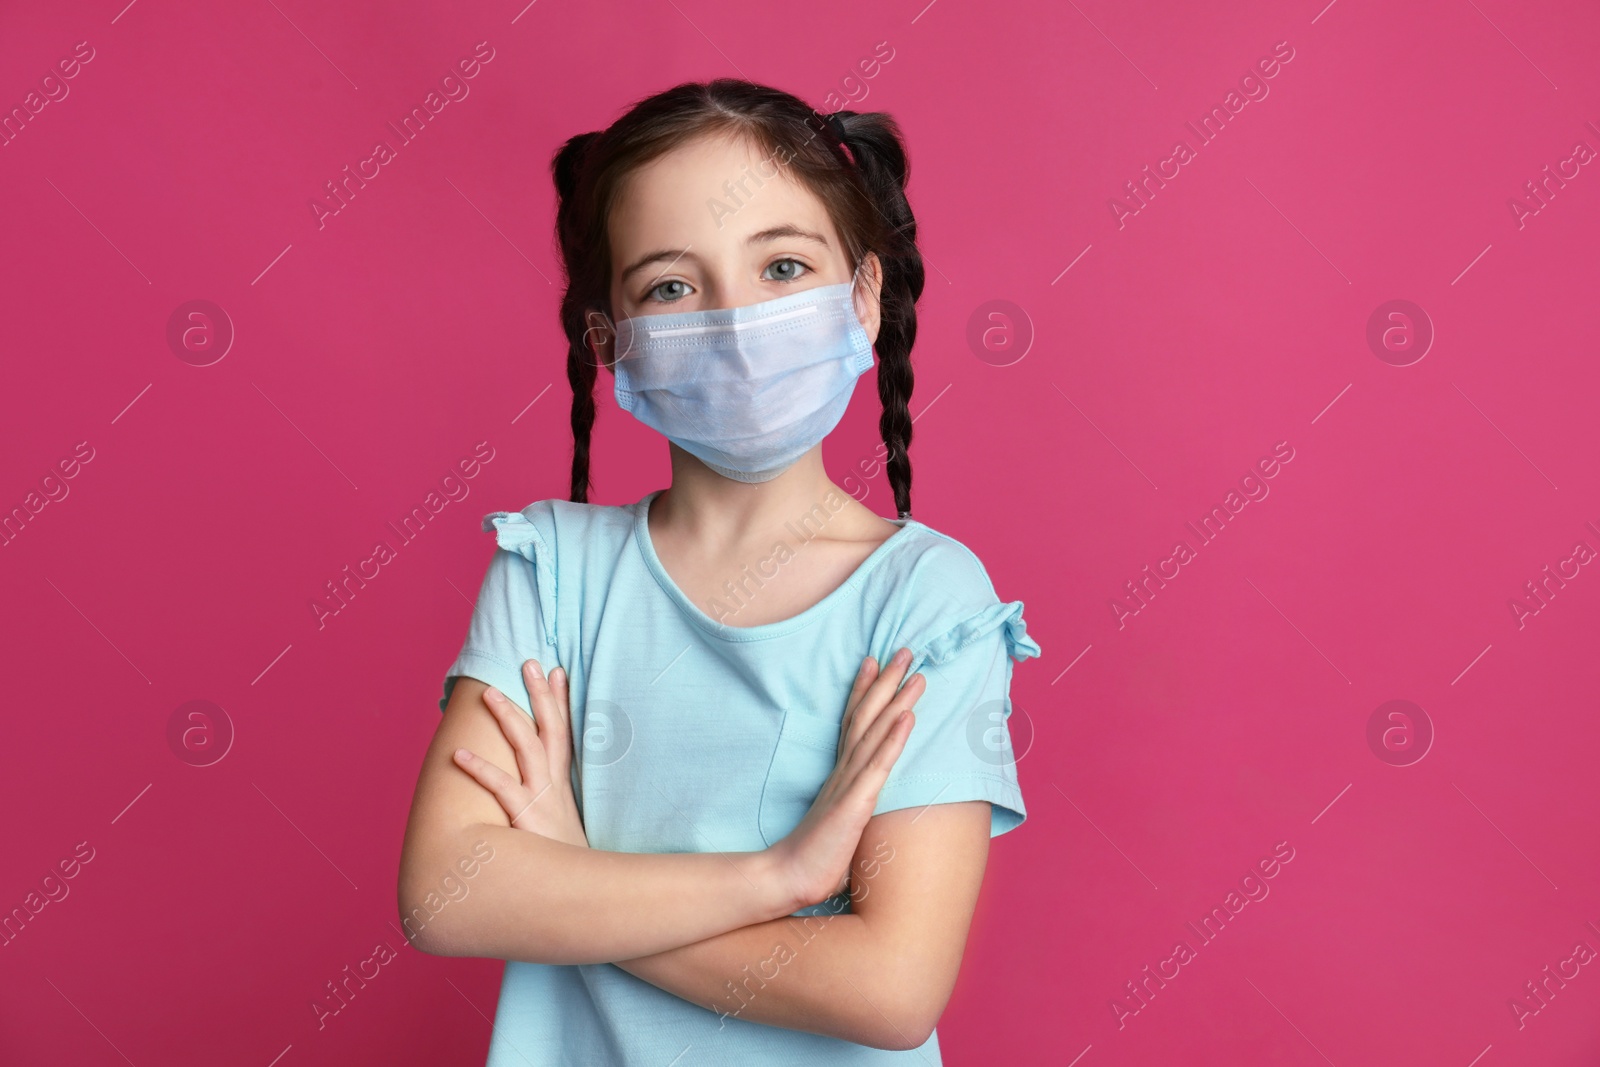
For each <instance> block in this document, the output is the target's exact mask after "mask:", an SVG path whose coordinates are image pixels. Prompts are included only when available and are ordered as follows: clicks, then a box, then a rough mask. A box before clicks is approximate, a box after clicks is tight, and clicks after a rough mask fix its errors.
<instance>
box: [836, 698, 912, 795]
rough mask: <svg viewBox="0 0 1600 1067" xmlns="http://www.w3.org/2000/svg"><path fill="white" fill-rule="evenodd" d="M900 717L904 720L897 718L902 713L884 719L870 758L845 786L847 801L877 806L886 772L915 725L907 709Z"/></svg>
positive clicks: (902, 749) (887, 776)
mask: <svg viewBox="0 0 1600 1067" xmlns="http://www.w3.org/2000/svg"><path fill="white" fill-rule="evenodd" d="M903 714H904V716H905V717H904V718H901V715H902V711H896V712H895V713H894V714H893V715H892V716H891V715H885V716H884V718H885V719H886V720H888V721H889V723H890V727H889V729H888V731H886V732H885V733H884V735H883V739H882V740H881V741H880V742H879V743H878V744H877V746H876V747H875V748H874V749H873V751H872V755H871V757H870V758H869V759H867V760H866V762H865V763H863V764H862V766H861V768H860V769H859V771H858V772H857V773H856V774H855V776H854V777H853V778H851V780H850V782H849V783H848V784H847V785H846V786H845V788H844V795H845V797H846V798H848V799H849V800H855V801H859V802H860V803H861V805H862V806H864V807H866V808H868V809H871V808H874V807H876V806H877V804H878V794H879V793H880V792H881V791H882V790H883V783H884V782H886V781H888V779H889V772H890V771H891V770H893V769H894V764H895V761H896V760H898V759H899V758H900V753H902V752H904V751H905V747H906V739H907V738H909V737H910V736H911V728H912V726H914V725H916V718H917V713H916V712H914V711H911V710H910V709H909V708H908V709H904V710H903Z"/></svg>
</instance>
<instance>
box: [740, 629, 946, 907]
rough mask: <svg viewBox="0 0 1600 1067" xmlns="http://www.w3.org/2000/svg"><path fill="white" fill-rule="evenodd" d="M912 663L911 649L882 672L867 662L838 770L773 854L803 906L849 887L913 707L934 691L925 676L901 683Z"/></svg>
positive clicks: (849, 712) (848, 709)
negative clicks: (855, 860) (863, 837)
mask: <svg viewBox="0 0 1600 1067" xmlns="http://www.w3.org/2000/svg"><path fill="white" fill-rule="evenodd" d="M910 662H911V650H910V649H908V648H902V649H901V650H900V651H899V652H897V653H895V655H894V658H893V659H891V660H890V661H889V667H888V669H887V670H885V671H883V672H882V673H881V674H880V673H879V672H878V665H877V662H876V661H875V660H874V659H873V658H872V657H871V656H868V657H867V658H866V659H865V660H864V661H863V662H862V664H861V670H860V671H859V672H858V673H857V674H856V681H855V685H854V686H852V687H851V690H850V698H849V700H848V701H847V703H846V704H845V713H844V721H843V722H842V723H841V724H840V738H839V759H838V762H837V763H836V764H835V765H834V768H833V773H832V774H830V775H829V776H828V780H827V781H825V782H823V783H822V791H821V792H820V793H818V794H817V799H816V800H815V801H813V802H812V804H811V810H809V811H807V812H806V815H805V818H803V819H801V820H800V825H798V826H796V827H795V828H794V830H793V831H792V832H791V833H790V834H789V836H788V837H785V838H784V839H783V840H782V841H779V842H778V843H777V844H775V845H773V846H772V847H771V849H769V851H770V852H772V853H773V854H774V858H775V859H776V860H777V863H778V868H779V870H780V871H781V872H782V874H781V877H783V878H784V880H785V884H786V885H787V886H788V887H789V888H790V890H791V891H792V892H793V893H794V894H795V899H796V900H798V901H799V902H800V903H799V904H798V905H797V907H804V906H806V905H809V904H818V903H821V902H822V901H824V900H826V899H828V898H829V897H831V896H833V895H834V894H835V893H838V892H840V891H841V890H842V889H844V887H845V885H846V884H847V883H848V882H849V878H850V861H851V859H852V858H853V857H854V856H855V851H856V846H857V845H858V844H859V843H860V841H861V834H862V832H863V831H865V830H866V827H867V820H868V819H870V818H872V809H873V808H875V807H877V805H878V791H879V790H880V789H882V788H883V783H884V781H885V779H887V778H888V777H889V770H890V768H891V767H893V766H894V762H895V760H897V759H899V758H900V753H901V752H902V751H903V750H904V748H905V743H906V738H907V737H908V736H910V734H911V727H912V726H913V725H914V723H915V721H916V719H915V715H914V713H913V712H912V711H911V706H912V705H913V704H915V703H916V702H917V700H918V699H919V698H920V697H921V696H922V693H923V691H924V690H925V689H926V688H927V679H926V678H924V677H923V676H922V675H921V674H920V673H918V674H913V675H912V676H911V677H910V678H909V679H907V680H906V683H905V685H903V686H901V685H900V679H901V678H902V677H903V676H904V675H905V670H906V667H907V665H909V664H910ZM897 687H898V691H897ZM902 712H904V718H901V717H900V716H901V713H902Z"/></svg>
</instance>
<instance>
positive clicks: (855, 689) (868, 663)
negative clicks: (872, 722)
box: [839, 656, 878, 749]
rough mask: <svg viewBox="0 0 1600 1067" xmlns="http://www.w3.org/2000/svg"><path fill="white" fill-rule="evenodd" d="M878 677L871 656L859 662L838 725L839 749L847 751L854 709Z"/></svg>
mask: <svg viewBox="0 0 1600 1067" xmlns="http://www.w3.org/2000/svg"><path fill="white" fill-rule="evenodd" d="M877 677H878V661H877V660H875V659H873V658H872V657H871V656H868V657H866V658H865V659H863V660H862V661H861V666H860V667H858V668H856V677H855V683H854V684H853V685H851V686H850V695H849V697H847V698H846V699H845V702H844V717H843V719H842V720H841V721H840V724H839V747H840V748H842V749H847V748H848V746H849V744H850V739H851V734H850V727H851V724H852V723H853V722H854V721H855V714H856V708H857V707H858V706H859V705H860V703H861V698H862V697H863V696H865V695H866V693H867V689H868V688H869V687H870V686H871V685H872V682H873V679H875V678H877Z"/></svg>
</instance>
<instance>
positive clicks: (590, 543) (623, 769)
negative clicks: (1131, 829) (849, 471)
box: [399, 79, 1039, 1067]
mask: <svg viewBox="0 0 1600 1067" xmlns="http://www.w3.org/2000/svg"><path fill="white" fill-rule="evenodd" d="M552 170H553V172H554V177H555V183H556V187H557V190H558V192H559V194H560V206H559V210H558V218H557V230H558V233H559V237H560V244H561V251H562V255H563V257H564V260H565V268H566V276H567V289H566V294H565V297H564V299H563V301H562V304H561V320H562V323H563V325H564V327H565V330H566V333H567V338H568V342H569V348H568V357H567V378H568V381H569V382H570V383H571V385H572V389H573V403H572V429H573V434H574V437H575V447H574V450H573V458H572V491H571V500H541V501H539V502H537V503H534V504H530V505H529V506H528V507H526V508H524V509H523V510H522V511H520V512H496V513H494V514H492V515H489V516H487V517H486V518H485V520H484V529H485V530H486V531H487V530H490V529H492V530H493V531H494V532H495V536H496V540H497V543H498V546H499V551H496V552H495V554H494V556H493V558H492V560H491V561H490V564H489V569H488V572H487V574H486V575H485V577H484V581H483V585H482V588H481V590H480V593H479V596H478V601H477V604H476V607H475V608H474V611H473V615H472V621H471V623H470V625H469V627H468V632H467V638H466V642H465V644H464V645H463V647H462V649H461V652H460V655H459V656H457V658H456V660H455V662H454V663H452V664H451V665H450V667H449V669H448V670H447V672H446V677H445V680H444V700H442V701H441V702H440V707H441V709H442V710H443V712H444V718H443V720H442V721H441V723H440V725H439V729H438V732H437V734H436V735H435V737H434V740H433V743H432V745H431V746H430V748H429V750H428V753H427V755H426V757H425V760H424V764H423V768H422V771H421V774H420V777H419V781H418V784H417V791H416V796H415V799H414V801H413V804H412V810H411V818H410V822H409V825H408V826H407V830H406V840H405V848H404V852H403V855H402V859H401V869H400V879H399V897H400V912H401V919H402V921H403V922H404V923H405V924H406V929H407V933H408V936H409V937H411V938H412V939H413V943H414V944H415V945H416V946H417V947H418V948H421V949H422V950H423V951H425V952H430V953H434V954H437V955H445V956H487V957H494V958H500V959H505V960H507V961H508V962H507V964H506V968H505V975H504V980H503V983H502V986H501V992H500V1001H499V1007H498V1009H497V1011H496V1015H495V1020H494V1036H493V1038H492V1040H491V1043H490V1048H489V1064H490V1065H491V1067H499V1065H502V1064H503V1065H511V1064H533V1065H537V1067H543V1065H546V1064H549V1065H555V1064H580V1065H589V1064H596V1065H600V1064H605V1065H615V1064H621V1065H640V1067H668V1065H681V1067H688V1065H690V1064H737V1065H739V1067H751V1065H755V1064H869V1063H871V1064H878V1063H889V1062H900V1061H905V1062H907V1063H917V1064H923V1065H926V1064H938V1063H940V1062H941V1061H940V1056H939V1043H938V1037H937V1034H936V1033H935V1029H934V1027H935V1023H936V1022H937V1020H938V1018H939V1015H940V1013H941V1012H942V1011H943V1010H944V1006H945V1003H946V1001H947V1000H948V998H949V996H950V992H951V989H952V987H953V985H954V983H955V979H956V973H957V970H958V968H959V966H960V962H961V956H962V952H963V949H964V947H965V943H966V937H967V930H968V925H969V923H970V921H971V917H972V912H973V909H974V906H975V904H976V901H977V896H978V891H979V887H980V884H981V882H982V878H983V871H984V866H985V863H986V860H987V856H988V844H989V839H990V838H991V837H992V836H995V835H998V834H1002V833H1005V832H1006V831H1008V830H1011V829H1014V828H1015V827H1016V826H1018V825H1019V824H1021V822H1022V821H1023V819H1024V818H1025V817H1026V811H1025V809H1024V807H1023V802H1022V794H1021V792H1020V790H1019V788H1018V784H1017V775H1016V770H1015V767H1014V763H1013V760H1012V758H1011V754H1010V747H1009V736H1008V732H1007V728H1006V724H1005V720H1006V717H1007V715H1008V714H1009V712H1010V702H1009V698H1008V693H1009V688H1010V682H1011V672H1012V665H1013V661H1015V662H1021V661H1022V660H1024V659H1026V658H1027V657H1029V656H1035V655H1038V653H1039V646H1038V644H1037V643H1035V642H1034V641H1033V639H1032V638H1030V637H1028V636H1027V633H1026V628H1025V625H1024V623H1023V620H1022V617H1021V613H1022V603H1021V602H1020V601H1012V602H1009V603H1002V602H1001V601H1000V600H999V598H998V597H997V596H996V595H995V591H994V587H993V585H992V584H991V583H990V581H989V578H988V575H987V573H986V572H985V570H984V568H983V565H982V564H981V563H980V562H979V560H978V558H977V557H976V556H975V555H973V553H972V552H971V551H969V550H968V549H967V548H966V547H965V546H963V545H962V544H961V543H960V542H958V541H956V540H954V539H953V538H951V537H948V536H946V535H944V534H941V533H939V532H937V531H935V530H933V529H932V528H930V527H928V526H926V525H923V524H922V523H920V522H917V521H916V520H914V519H913V518H912V517H911V465H910V461H909V459H908V454H907V449H908V446H909V445H910V443H911V418H910V416H909V414H908V410H907V407H908V402H909V400H910V397H911V387H912V368H911V362H910V353H911V343H912V340H913V338H914V337H915V334H916V317H915V307H914V305H915V302H916V300H917V297H918V296H919V295H920V293H921V291H922V284H923V271H922V262H921V257H920V255H919V253H918V251H917V247H916V243H915V236H916V223H915V220H914V219H913V217H912V214H911V209H910V207H909V205H908V204H907V201H906V196H905V183H906V177H907V162H906V156H905V151H904V148H903V146H902V144H901V141H900V135H899V131H898V128H897V126H896V125H895V123H894V122H893V120H891V119H890V118H889V117H888V116H887V115H884V114H881V113H875V114H856V113H854V112H850V111H841V112H838V113H836V114H835V115H833V116H830V117H828V118H827V119H822V118H820V117H818V116H817V115H816V114H815V113H814V112H812V111H811V110H810V109H809V108H808V107H806V105H805V104H803V103H802V102H801V101H800V100H798V99H797V98H795V97H794V96H791V95H789V94H788V93H784V92H780V91H778V90H775V89H771V88H766V87H763V86H759V85H754V84H751V83H749V82H745V81H739V80H735V79H718V80H716V81H712V82H709V83H703V84H702V83H690V84H684V85H679V86H677V87H675V88H673V89H670V90H668V91H666V92H663V93H660V94H658V95H656V96H653V97H650V98H648V99H646V100H644V101H642V102H640V103H639V104H637V105H636V106H635V107H634V108H633V109H632V110H631V111H629V112H628V113H627V114H626V115H624V116H623V117H622V118H621V119H619V120H618V121H617V122H615V123H614V124H613V125H612V126H611V127H610V128H608V129H606V130H605V131H603V132H599V133H585V134H580V135H578V136H576V137H574V138H572V139H571V140H570V141H568V142H567V143H566V145H565V146H563V147H562V149H561V150H560V152H559V153H558V154H557V156H556V157H555V160H554V162H553V164H552ZM874 343H876V347H877V355H878V360H879V362H878V371H877V382H878V395H879V397H880V398H881V400H882V403H883V415H882V418H881V419H880V421H879V427H880V430H881V432H882V436H883V444H884V453H883V455H884V456H885V457H886V458H885V460H884V469H885V470H886V471H887V474H888V480H889V484H890V485H891V486H892V487H893V491H894V497H895V503H896V506H897V508H898V511H899V518H898V519H897V520H893V521H890V520H885V519H882V518H880V517H878V516H877V515H876V514H874V513H873V512H872V511H871V510H870V509H868V508H866V507H864V506H863V505H861V504H860V503H858V502H857V501H856V500H854V499H853V498H852V497H851V495H850V494H849V493H846V492H844V491H842V490H841V489H840V488H839V487H838V486H836V485H835V484H834V483H833V482H831V481H830V480H829V478H828V476H827V473H826V471H825V470H824V469H823V463H822V447H821V442H822V439H823V437H824V436H825V435H826V434H827V433H828V432H829V431H831V430H832V429H833V428H834V426H835V425H837V423H838V422H839V420H840V418H841V416H842V415H843V412H844V410H845V406H846V404H847V402H848V401H849V398H850V396H851V393H852V391H853V389H854V386H855V381H856V378H857V377H858V376H859V375H860V374H862V373H864V372H865V371H866V369H867V368H869V367H871V366H872V364H873V345H874ZM601 367H604V368H605V369H606V372H607V373H608V374H609V375H610V376H612V378H613V379H614V381H613V383H612V387H613V388H614V390H615V393H616V396H617V400H618V402H619V404H620V405H621V407H622V408H623V409H624V410H627V411H629V412H631V413H632V414H633V415H634V416H635V417H637V418H638V419H640V420H641V421H643V422H644V423H645V424H646V425H648V426H650V427H652V428H654V429H655V430H657V431H659V432H660V433H661V434H663V435H664V436H666V437H667V439H668V441H669V442H670V444H669V451H670V455H671V463H672V482H671V485H670V487H669V488H667V489H664V490H656V491H654V492H651V493H649V494H647V495H646V496H645V497H644V498H643V499H642V500H640V501H638V502H637V503H635V504H632V505H628V506H612V505H593V504H589V503H588V494H589V438H590V431H591V429H592V427H593V425H594V418H595V407H594V397H593V392H594V386H595V382H596V379H597V378H598V372H599V369H600V368H601ZM879 664H884V666H882V667H881V668H880V666H879ZM519 667H520V670H519ZM546 670H548V671H549V673H548V674H546V673H545V671H546ZM924 672H926V673H924ZM913 705H915V715H914V716H913V715H912V714H910V712H911V709H912V706H913ZM914 723H915V724H916V725H915V728H914V730H913V724H914Z"/></svg>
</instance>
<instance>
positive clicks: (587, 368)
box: [567, 330, 598, 504]
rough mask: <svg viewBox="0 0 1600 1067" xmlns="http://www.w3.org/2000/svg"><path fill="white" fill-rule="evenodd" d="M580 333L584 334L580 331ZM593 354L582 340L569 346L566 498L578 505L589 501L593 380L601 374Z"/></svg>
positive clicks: (592, 426)
mask: <svg viewBox="0 0 1600 1067" xmlns="http://www.w3.org/2000/svg"><path fill="white" fill-rule="evenodd" d="M569 332H570V331H569ZM579 336H580V337H582V336H583V332H582V331H581V330H580V331H579ZM590 356H591V353H590V352H589V349H588V347H587V346H585V345H584V344H582V343H577V344H573V345H570V346H569V347H568V349H567V382H568V384H570V385H571V386H572V492H571V494H570V495H569V496H568V498H567V499H569V500H571V501H572V502H573V503H576V504H587V503H588V502H589V432H590V431H591V430H592V429H593V428H594V379H595V375H596V373H598V372H597V370H596V367H595V363H594V360H593V359H591V358H590Z"/></svg>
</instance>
